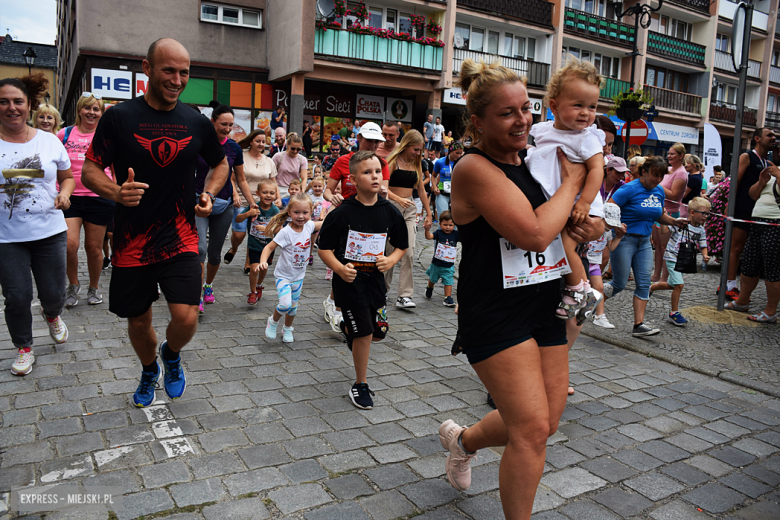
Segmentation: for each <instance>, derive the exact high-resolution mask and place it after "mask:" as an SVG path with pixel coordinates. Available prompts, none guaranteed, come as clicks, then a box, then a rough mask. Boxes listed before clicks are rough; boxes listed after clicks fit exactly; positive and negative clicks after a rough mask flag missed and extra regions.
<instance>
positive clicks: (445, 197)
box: [436, 192, 450, 218]
mask: <svg viewBox="0 0 780 520" xmlns="http://www.w3.org/2000/svg"><path fill="white" fill-rule="evenodd" d="M449 209H450V194H449V193H442V192H439V194H438V195H436V214H437V215H439V218H441V214H442V213H443V212H445V211H449Z"/></svg>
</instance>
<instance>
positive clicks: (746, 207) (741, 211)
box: [734, 150, 768, 218]
mask: <svg viewBox="0 0 780 520" xmlns="http://www.w3.org/2000/svg"><path fill="white" fill-rule="evenodd" d="M748 157H750V165H749V166H748V167H747V169H746V170H745V174H744V175H743V176H742V180H741V181H739V185H738V186H737V203H736V204H735V205H734V208H735V211H734V215H735V216H738V217H742V218H750V216H751V215H752V213H753V207H754V206H755V205H756V201H754V200H753V199H752V198H750V188H751V187H752V186H753V185H754V184H755V183H756V182H758V177H759V176H760V175H761V170H763V169H764V168H766V167H767V166H768V164H767V162H766V161H765V160H764V159H761V158H760V157H759V156H758V154H757V153H756V152H755V150H750V151H749V152H748Z"/></svg>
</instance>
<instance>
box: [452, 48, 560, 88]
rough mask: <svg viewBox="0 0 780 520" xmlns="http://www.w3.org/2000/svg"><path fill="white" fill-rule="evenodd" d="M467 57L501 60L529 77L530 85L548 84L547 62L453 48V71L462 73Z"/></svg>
mask: <svg viewBox="0 0 780 520" xmlns="http://www.w3.org/2000/svg"><path fill="white" fill-rule="evenodd" d="M466 58H471V59H472V60H474V61H476V62H479V61H480V60H481V61H484V62H485V63H491V62H493V61H495V60H496V59H498V60H500V61H501V65H503V66H504V67H506V68H508V69H512V70H513V71H515V72H517V73H518V74H520V75H521V76H525V77H526V78H528V85H529V86H534V87H541V88H544V86H545V85H547V81H548V80H549V79H550V65H549V64H547V63H540V62H538V61H531V60H524V59H522V58H510V57H508V56H497V55H495V54H488V53H485V52H478V51H469V50H466V49H453V50H452V72H453V73H455V74H458V73H460V66H461V65H462V64H463V61H464V60H466Z"/></svg>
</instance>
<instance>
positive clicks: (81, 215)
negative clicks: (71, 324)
mask: <svg viewBox="0 0 780 520" xmlns="http://www.w3.org/2000/svg"><path fill="white" fill-rule="evenodd" d="M104 111H105V107H104V105H103V101H102V100H101V99H100V98H98V97H95V96H94V95H93V94H91V93H90V92H84V94H83V95H82V96H81V97H80V98H79V101H78V103H77V104H76V125H75V126H70V127H68V128H63V129H62V130H60V132H59V133H58V134H57V137H59V138H60V140H61V141H62V142H63V144H64V145H65V149H66V150H67V151H68V157H69V158H70V162H71V168H72V170H73V180H74V181H76V189H75V190H73V195H71V197H70V208H68V209H67V210H65V212H64V213H65V223H66V224H67V225H68V266H67V274H68V288H67V290H66V292H65V305H66V306H67V307H73V306H74V305H76V304H78V302H79V293H80V292H81V285H80V284H79V271H78V268H79V259H78V251H79V235H80V234H81V227H82V225H83V226H84V250H85V251H86V253H87V269H88V270H89V289H88V290H87V303H89V304H90V305H98V304H100V303H103V295H101V294H100V291H99V290H98V281H99V280H100V271H101V270H102V269H103V237H104V236H105V235H106V226H107V225H109V224H111V223H112V222H113V221H114V202H113V201H110V200H108V199H104V198H103V197H99V196H98V195H97V194H96V193H93V192H92V191H90V190H88V189H87V188H85V187H84V184H82V183H81V168H82V166H84V155H85V154H86V153H87V150H89V146H90V144H92V137H93V136H94V135H95V129H97V126H98V121H100V117H101V116H102V115H103V112H104ZM106 175H108V176H109V177H111V171H110V170H109V169H106Z"/></svg>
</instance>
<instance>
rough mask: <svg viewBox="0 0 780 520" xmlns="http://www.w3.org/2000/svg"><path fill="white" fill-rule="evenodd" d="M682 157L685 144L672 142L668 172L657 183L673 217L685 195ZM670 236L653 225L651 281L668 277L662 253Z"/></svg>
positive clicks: (685, 176) (667, 156)
mask: <svg viewBox="0 0 780 520" xmlns="http://www.w3.org/2000/svg"><path fill="white" fill-rule="evenodd" d="M683 159H685V146H683V144H682V143H674V144H673V145H672V147H671V148H669V152H668V153H667V154H666V162H668V163H669V173H667V174H666V176H665V177H664V180H663V181H661V184H659V186H661V187H662V188H663V189H664V194H665V195H666V199H665V201H664V210H665V211H666V213H668V214H670V215H671V216H672V217H674V218H678V217H679V216H680V202H682V199H683V195H685V187H686V186H687V185H688V172H687V171H685V166H683ZM670 236H671V235H669V234H666V235H662V234H661V228H659V227H658V226H653V244H655V255H654V256H655V258H654V269H653V276H652V277H651V278H650V282H651V283H655V282H657V281H659V280H660V281H662V282H665V281H666V279H667V278H669V271H667V269H666V262H664V253H665V252H666V244H667V243H668V242H669V237H670Z"/></svg>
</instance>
